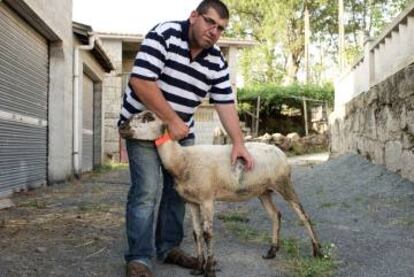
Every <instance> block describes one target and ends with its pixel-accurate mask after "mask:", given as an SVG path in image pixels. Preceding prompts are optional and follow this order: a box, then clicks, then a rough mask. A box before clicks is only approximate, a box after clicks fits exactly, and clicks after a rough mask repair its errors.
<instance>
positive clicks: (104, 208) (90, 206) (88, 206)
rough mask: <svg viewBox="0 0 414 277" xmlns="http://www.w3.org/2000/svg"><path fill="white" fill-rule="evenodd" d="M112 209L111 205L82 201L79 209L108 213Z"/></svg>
mask: <svg viewBox="0 0 414 277" xmlns="http://www.w3.org/2000/svg"><path fill="white" fill-rule="evenodd" d="M110 209H111V206H109V205H106V204H96V203H81V204H79V205H78V210H79V211H80V212H83V213H106V212H109V211H110Z"/></svg>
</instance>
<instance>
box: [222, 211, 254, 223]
mask: <svg viewBox="0 0 414 277" xmlns="http://www.w3.org/2000/svg"><path fill="white" fill-rule="evenodd" d="M217 218H218V219H220V220H222V221H223V222H225V223H226V222H244V223H247V222H249V218H248V213H247V211H231V212H226V213H220V214H218V215H217Z"/></svg>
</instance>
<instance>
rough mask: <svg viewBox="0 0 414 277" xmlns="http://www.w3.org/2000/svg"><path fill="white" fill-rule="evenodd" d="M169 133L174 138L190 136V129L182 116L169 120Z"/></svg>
mask: <svg viewBox="0 0 414 277" xmlns="http://www.w3.org/2000/svg"><path fill="white" fill-rule="evenodd" d="M167 128H168V133H169V134H170V137H171V139H172V140H177V141H178V140H181V139H183V138H185V137H187V136H188V133H189V131H190V129H189V128H188V126H187V125H186V124H185V123H184V121H183V120H182V119H181V118H180V117H178V116H177V117H176V118H174V119H173V120H171V121H170V122H167Z"/></svg>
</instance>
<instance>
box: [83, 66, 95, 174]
mask: <svg viewBox="0 0 414 277" xmlns="http://www.w3.org/2000/svg"><path fill="white" fill-rule="evenodd" d="M93 115H94V112H93V81H92V79H91V78H89V77H88V76H87V75H86V74H83V95H82V171H90V170H92V168H93Z"/></svg>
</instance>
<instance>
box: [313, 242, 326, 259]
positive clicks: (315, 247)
mask: <svg viewBox="0 0 414 277" xmlns="http://www.w3.org/2000/svg"><path fill="white" fill-rule="evenodd" d="M312 246H313V253H312V254H313V256H314V257H315V258H322V257H323V253H322V251H321V245H320V244H315V243H312Z"/></svg>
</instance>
